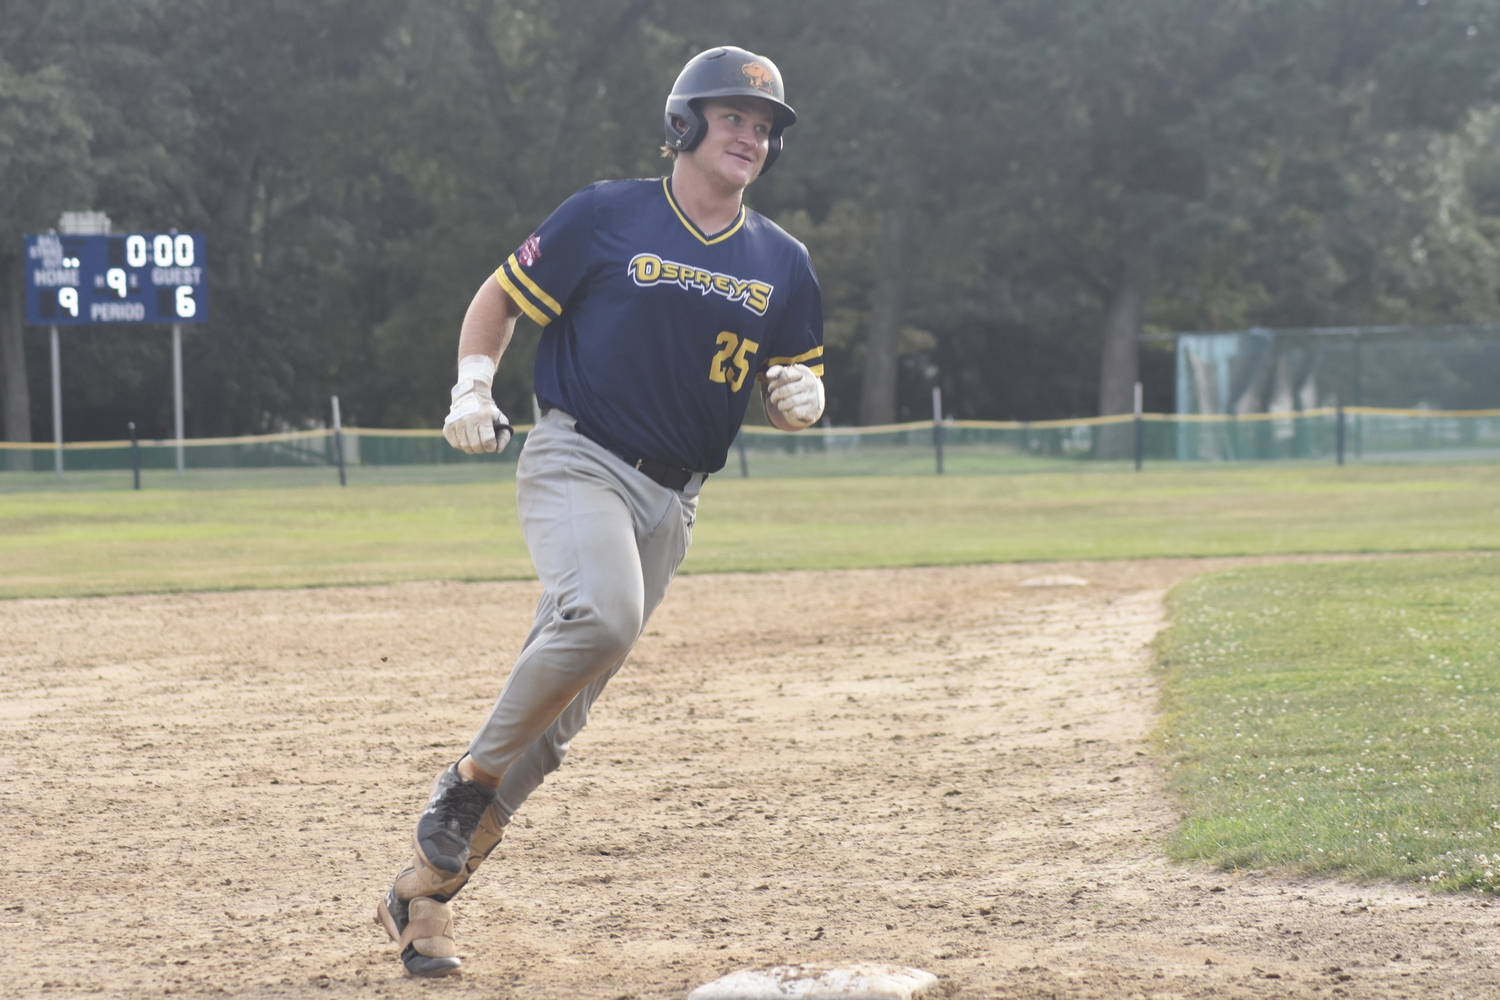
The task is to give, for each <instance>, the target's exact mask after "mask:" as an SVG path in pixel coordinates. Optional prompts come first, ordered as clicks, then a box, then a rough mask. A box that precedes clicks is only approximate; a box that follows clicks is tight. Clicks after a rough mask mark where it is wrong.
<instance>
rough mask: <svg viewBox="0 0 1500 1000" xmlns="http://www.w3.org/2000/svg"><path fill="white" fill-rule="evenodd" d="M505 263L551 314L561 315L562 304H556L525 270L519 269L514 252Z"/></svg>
mask: <svg viewBox="0 0 1500 1000" xmlns="http://www.w3.org/2000/svg"><path fill="white" fill-rule="evenodd" d="M505 263H507V264H509V265H510V273H511V274H514V275H515V276H516V277H517V278H520V279H521V284H523V285H525V286H526V287H527V288H529V289H531V291H532V293H533V294H534V295H536V298H537V301H538V302H540V303H541V304H542V305H544V306H546V307H547V308H548V309H551V310H552V315H554V316H561V315H562V306H560V305H558V304H557V300H556V299H554V298H553V297H552V296H550V295H548V294H547V293H546V292H544V291H542V286H541V285H538V284H537V283H536V282H535V281H532V280H531V278H530V276H528V275H527V274H526V272H525V271H523V270H521V262H520V261H518V260H516V255H515V254H511V255H510V258H509V259H508V260H506V262H505Z"/></svg>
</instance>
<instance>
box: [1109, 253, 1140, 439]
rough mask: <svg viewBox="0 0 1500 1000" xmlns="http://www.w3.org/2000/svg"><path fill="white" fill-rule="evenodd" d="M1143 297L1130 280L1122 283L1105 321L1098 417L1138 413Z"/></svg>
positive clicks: (1111, 298)
mask: <svg viewBox="0 0 1500 1000" xmlns="http://www.w3.org/2000/svg"><path fill="white" fill-rule="evenodd" d="M1140 336H1141V295H1140V293H1139V292H1138V291H1136V288H1135V285H1134V284H1133V283H1132V282H1130V281H1129V280H1125V281H1121V282H1120V285H1119V287H1118V288H1116V289H1115V293H1114V295H1113V296H1111V297H1110V300H1109V312H1108V314H1107V315H1106V316H1105V318H1104V350H1103V352H1102V353H1101V355H1100V359H1099V361H1100V363H1099V416H1101V417H1107V416H1109V415H1110V414H1113V413H1130V412H1132V411H1133V410H1134V409H1135V383H1136V382H1137V381H1138V380H1139V379H1140V349H1139V345H1138V341H1139V340H1140Z"/></svg>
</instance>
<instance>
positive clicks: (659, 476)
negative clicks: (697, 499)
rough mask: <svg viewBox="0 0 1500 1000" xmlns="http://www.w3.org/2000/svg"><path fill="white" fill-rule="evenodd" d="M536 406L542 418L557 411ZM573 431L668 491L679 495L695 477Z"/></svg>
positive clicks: (581, 432)
mask: <svg viewBox="0 0 1500 1000" xmlns="http://www.w3.org/2000/svg"><path fill="white" fill-rule="evenodd" d="M537 405H538V406H539V407H540V408H541V411H542V415H543V416H545V415H546V414H548V413H551V412H552V411H553V410H555V409H558V407H555V406H553V405H552V404H550V403H544V402H541V401H540V400H538V401H537ZM573 429H574V430H576V431H577V432H578V433H580V434H582V435H583V436H584V437H586V438H588V439H589V440H590V441H593V442H594V443H595V444H597V445H598V446H599V447H601V448H603V449H605V450H606V451H608V452H609V453H610V454H611V455H613V456H615V457H616V458H618V459H619V460H620V461H622V462H624V463H625V464H626V465H628V466H630V467H631V468H632V469H637V470H639V471H641V472H643V473H645V475H646V478H647V479H650V480H651V481H652V482H654V483H656V484H658V485H660V486H665V487H666V488H667V489H669V490H676V491H677V492H679V493H681V492H682V490H683V488H684V487H686V486H687V484H688V483H690V482H692V481H693V477H694V476H695V475H697V473H695V472H694V471H693V470H692V469H679V468H677V466H675V465H668V464H667V463H666V462H658V461H657V460H656V459H654V458H631V457H630V456H629V455H625V454H622V453H621V452H618V451H615V450H614V449H613V448H611V447H610V446H609V445H607V444H605V443H604V442H603V441H600V440H598V439H596V438H595V437H594V436H593V435H591V434H588V433H585V431H584V430H583V428H582V427H579V426H578V425H577V424H576V423H575V424H574V425H573Z"/></svg>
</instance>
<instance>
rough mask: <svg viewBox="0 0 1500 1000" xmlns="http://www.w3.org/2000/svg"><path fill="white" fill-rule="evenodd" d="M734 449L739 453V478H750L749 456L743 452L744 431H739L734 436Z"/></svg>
mask: <svg viewBox="0 0 1500 1000" xmlns="http://www.w3.org/2000/svg"><path fill="white" fill-rule="evenodd" d="M734 448H735V451H738V452H739V453H740V478H741V479H749V478H750V456H748V455H746V454H745V432H744V431H740V432H739V433H738V434H736V435H735V436H734Z"/></svg>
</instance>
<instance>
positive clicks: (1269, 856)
mask: <svg viewBox="0 0 1500 1000" xmlns="http://www.w3.org/2000/svg"><path fill="white" fill-rule="evenodd" d="M1170 604H1171V609H1172V614H1173V625H1172V626H1171V627H1170V628H1169V629H1168V630H1167V631H1166V632H1164V633H1163V634H1162V636H1161V637H1160V638H1159V640H1158V645H1159V649H1160V652H1161V656H1162V662H1163V664H1164V666H1165V670H1166V692H1167V693H1166V697H1165V714H1164V721H1163V724H1162V729H1161V738H1162V740H1163V742H1164V745H1165V747H1166V750H1167V752H1168V756H1169V759H1170V761H1171V764H1170V768H1169V773H1170V783H1171V785H1172V787H1173V789H1174V790H1175V791H1176V792H1177V793H1178V794H1179V795H1180V796H1181V798H1182V801H1183V803H1184V807H1185V812H1186V814H1187V818H1186V820H1185V821H1184V823H1183V824H1182V826H1181V828H1180V829H1179V831H1178V833H1177V834H1176V836H1175V837H1174V839H1173V840H1172V842H1171V843H1170V845H1169V850H1170V852H1171V853H1172V854H1174V855H1175V856H1176V857H1178V858H1181V859H1199V860H1205V861H1209V862H1211V863H1213V864H1216V865H1219V866H1222V867H1225V868H1282V869H1290V870H1298V871H1305V872H1327V873H1336V874H1340V875H1344V876H1347V877H1353V878H1356V879H1360V880H1366V879H1411V880H1419V881H1425V882H1427V883H1429V884H1433V885H1435V886H1438V887H1443V888H1475V889H1483V890H1486V891H1495V889H1496V888H1497V885H1500V879H1497V873H1500V558H1495V557H1489V556H1463V557H1437V558H1416V559H1400V560H1377V561H1372V562H1356V563H1336V564H1321V565H1286V566H1272V567H1262V568H1256V569H1245V570H1235V571H1231V572H1223V573H1217V574H1213V575H1210V576H1205V577H1200V578H1198V579H1196V580H1192V581H1190V582H1188V583H1185V584H1183V585H1181V586H1180V587H1178V588H1177V589H1176V590H1174V591H1173V593H1172V595H1171V599H1170Z"/></svg>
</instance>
